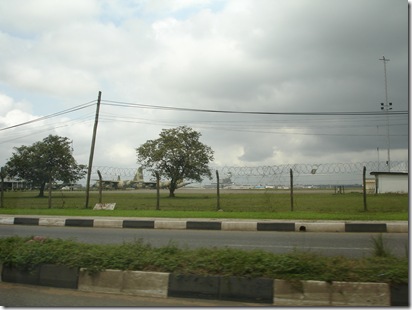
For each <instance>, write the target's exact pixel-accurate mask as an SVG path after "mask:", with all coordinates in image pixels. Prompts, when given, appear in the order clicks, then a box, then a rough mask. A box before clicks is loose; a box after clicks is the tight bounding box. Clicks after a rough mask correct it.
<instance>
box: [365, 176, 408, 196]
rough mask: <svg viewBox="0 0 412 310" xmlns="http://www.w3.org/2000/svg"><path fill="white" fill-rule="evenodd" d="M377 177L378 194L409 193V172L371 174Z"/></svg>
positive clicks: (376, 190)
mask: <svg viewBox="0 0 412 310" xmlns="http://www.w3.org/2000/svg"><path fill="white" fill-rule="evenodd" d="M371 175H374V176H375V192H376V194H384V193H409V187H408V184H409V183H408V173H407V172H371Z"/></svg>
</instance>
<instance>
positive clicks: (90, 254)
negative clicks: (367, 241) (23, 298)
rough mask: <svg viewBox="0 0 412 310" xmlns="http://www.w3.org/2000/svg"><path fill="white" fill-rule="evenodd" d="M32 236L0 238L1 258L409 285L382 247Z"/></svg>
mask: <svg viewBox="0 0 412 310" xmlns="http://www.w3.org/2000/svg"><path fill="white" fill-rule="evenodd" d="M33 239H35V240H33ZM33 239H32V238H21V237H9V238H3V239H0V262H1V263H3V264H6V265H8V266H13V267H15V268H19V269H21V270H30V269H31V268H33V267H35V266H36V265H39V264H57V265H65V266H69V267H84V268H87V270H88V271H89V272H91V273H93V272H97V271H101V270H105V269H118V270H141V271H158V272H171V273H176V274H196V275H222V276H241V277H265V278H273V279H289V280H319V281H354V282H386V283H408V258H407V257H405V258H396V257H393V256H391V255H390V254H388V253H387V252H386V251H379V252H376V253H377V254H379V256H377V255H373V256H371V257H368V258H362V259H350V258H344V257H324V256H321V255H316V254H314V253H310V252H299V251H293V252H291V253H288V254H272V253H268V252H265V251H258V250H255V251H243V250H236V249H229V248H226V249H217V248H214V249H210V248H207V249H206V248H204V249H196V250H190V249H186V248H184V249H182V248H178V247H177V246H175V245H173V244H169V245H168V246H164V247H160V248H155V247H152V246H151V245H149V244H144V243H143V242H141V241H136V242H134V243H125V244H121V245H90V244H82V243H77V242H74V241H67V240H61V239H41V238H33ZM378 242H379V240H378ZM375 249H376V247H375ZM381 250H382V249H381ZM406 254H407V253H406ZM406 254H405V255H406Z"/></svg>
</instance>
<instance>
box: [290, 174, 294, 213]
mask: <svg viewBox="0 0 412 310" xmlns="http://www.w3.org/2000/svg"><path fill="white" fill-rule="evenodd" d="M290 211H293V170H292V169H290Z"/></svg>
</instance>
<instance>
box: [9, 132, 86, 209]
mask: <svg viewBox="0 0 412 310" xmlns="http://www.w3.org/2000/svg"><path fill="white" fill-rule="evenodd" d="M14 150H15V152H13V154H12V156H11V157H10V159H9V160H8V161H7V163H6V173H7V175H8V176H10V177H18V178H20V179H23V180H26V181H29V182H31V183H32V184H33V185H34V186H39V187H40V192H39V197H44V189H45V187H46V183H49V185H50V187H49V188H50V190H51V184H52V182H55V181H63V182H67V183H73V182H75V181H77V180H79V179H81V178H82V177H83V176H84V175H85V174H86V171H85V169H86V166H85V165H79V164H77V162H76V160H75V159H74V157H73V155H72V152H71V142H70V140H69V139H68V138H66V137H60V136H54V135H49V136H48V137H46V138H44V139H43V140H42V141H38V142H35V143H34V144H32V145H30V146H25V145H22V146H20V147H15V148H14ZM50 196H51V195H50V193H49V207H51V206H50Z"/></svg>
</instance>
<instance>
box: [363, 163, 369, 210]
mask: <svg viewBox="0 0 412 310" xmlns="http://www.w3.org/2000/svg"><path fill="white" fill-rule="evenodd" d="M363 211H368V207H367V205H366V167H365V166H363Z"/></svg>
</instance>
